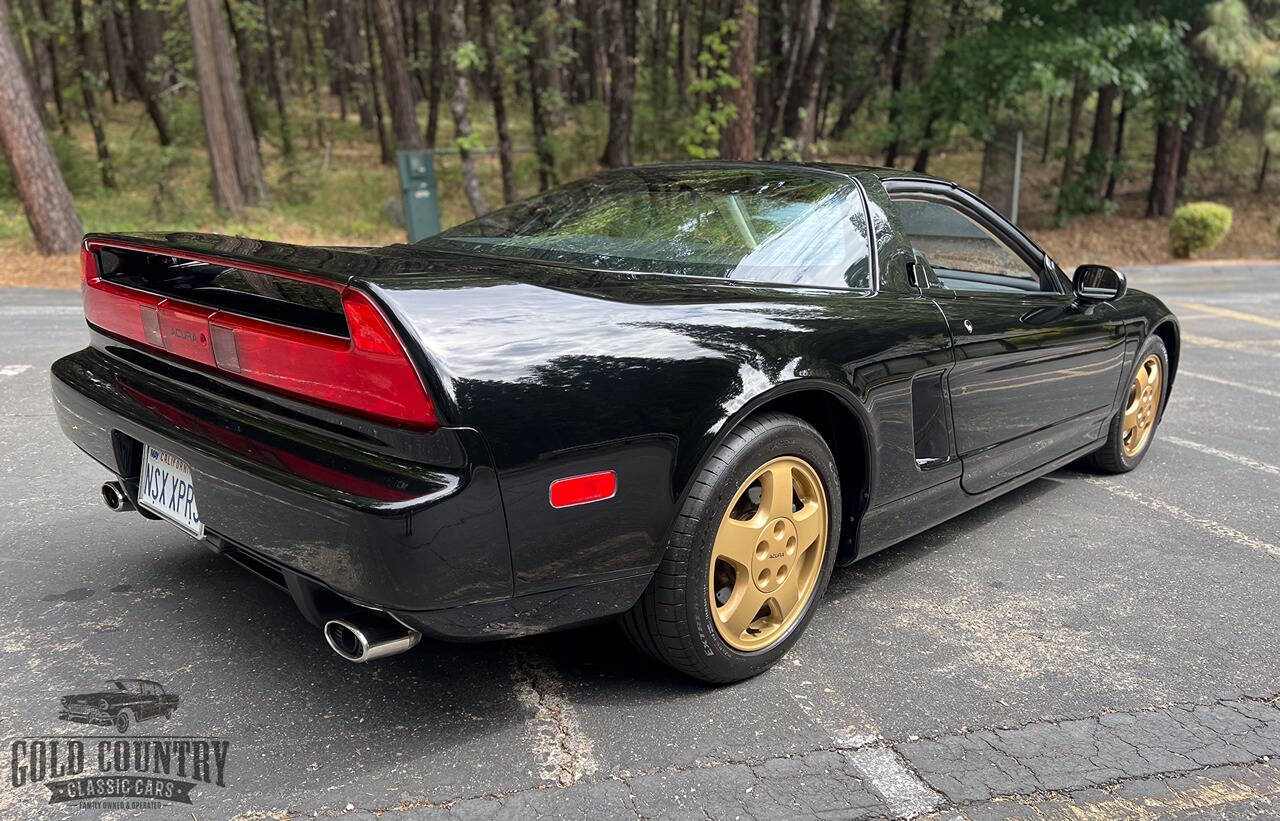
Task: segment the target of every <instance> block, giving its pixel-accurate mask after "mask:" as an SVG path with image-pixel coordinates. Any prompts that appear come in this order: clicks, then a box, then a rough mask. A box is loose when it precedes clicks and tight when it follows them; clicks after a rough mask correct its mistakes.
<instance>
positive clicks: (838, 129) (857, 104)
mask: <svg viewBox="0 0 1280 821" xmlns="http://www.w3.org/2000/svg"><path fill="white" fill-rule="evenodd" d="M871 88H872V83H871V82H868V81H866V80H858V81H855V82H850V83H849V84H848V85H847V86H845V87H844V89H842V90H841V95H840V111H839V113H837V114H836V121H835V123H834V124H833V125H832V126H831V133H830V134H829V135H828V136H829V137H831V139H833V140H838V139H840V138H841V137H843V136H844V134H845V132H846V131H848V130H849V126H850V125H852V124H853V118H854V117H855V116H856V115H857V113H858V111H859V110H860V109H861V108H862V104H863V103H865V102H866V101H867V96H868V95H869V94H870V93H871Z"/></svg>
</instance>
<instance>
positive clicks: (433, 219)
mask: <svg viewBox="0 0 1280 821" xmlns="http://www.w3.org/2000/svg"><path fill="white" fill-rule="evenodd" d="M396 165H397V166H398V167H399V169H400V191H401V193H402V194H404V224H405V228H406V229H408V232H409V242H417V241H418V240H420V239H426V238H427V237H432V236H435V235H436V234H438V233H440V200H439V198H438V196H437V192H436V158H435V154H434V152H431V151H398V152H396Z"/></svg>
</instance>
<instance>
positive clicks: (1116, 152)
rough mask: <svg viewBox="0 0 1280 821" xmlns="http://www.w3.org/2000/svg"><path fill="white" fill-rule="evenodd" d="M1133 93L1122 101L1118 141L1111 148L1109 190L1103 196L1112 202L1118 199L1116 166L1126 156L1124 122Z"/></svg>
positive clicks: (1127, 115)
mask: <svg viewBox="0 0 1280 821" xmlns="http://www.w3.org/2000/svg"><path fill="white" fill-rule="evenodd" d="M1130 99H1132V95H1129V94H1126V95H1125V96H1124V99H1123V100H1121V101H1120V116H1119V117H1117V118H1116V142H1115V146H1114V147H1113V148H1112V149H1111V163H1110V166H1111V167H1110V171H1109V172H1108V174H1107V190H1106V191H1105V192H1104V193H1103V195H1102V197H1103V199H1105V200H1108V201H1110V202H1115V199H1116V168H1117V167H1119V165H1120V162H1121V160H1122V159H1123V158H1124V124H1125V121H1126V120H1128V119H1129V101H1130Z"/></svg>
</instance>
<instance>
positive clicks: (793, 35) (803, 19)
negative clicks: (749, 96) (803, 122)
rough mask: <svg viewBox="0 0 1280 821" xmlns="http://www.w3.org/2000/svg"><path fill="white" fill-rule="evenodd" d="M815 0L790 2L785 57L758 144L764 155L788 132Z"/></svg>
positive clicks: (776, 78) (814, 9)
mask: <svg viewBox="0 0 1280 821" xmlns="http://www.w3.org/2000/svg"><path fill="white" fill-rule="evenodd" d="M817 2H818V0H795V2H794V3H793V4H792V15H791V26H790V29H789V30H790V40H789V41H788V42H787V52H786V54H787V58H786V59H785V60H783V61H782V63H781V65H782V69H781V73H780V74H778V75H777V76H775V78H774V79H775V80H776V89H777V98H776V99H775V100H774V101H773V107H772V108H771V109H770V111H769V117H768V120H767V121H766V122H767V123H768V125H767V126H766V128H765V132H764V146H763V147H762V148H761V153H762V154H764V156H766V157H768V156H770V155H771V154H772V153H773V149H774V146H775V145H777V143H778V140H779V139H780V138H781V137H782V136H783V135H785V134H786V132H787V124H788V112H789V111H791V110H792V109H793V107H794V103H793V99H794V97H795V96H796V85H797V78H798V77H799V74H800V66H801V65H803V63H804V61H805V58H806V56H807V55H806V54H805V51H804V48H805V32H806V31H807V30H808V19H809V17H810V16H812V15H811V14H810V12H813V14H816V13H817V11H816V8H817V6H816V4H817Z"/></svg>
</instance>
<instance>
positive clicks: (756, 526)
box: [707, 456, 827, 652]
mask: <svg viewBox="0 0 1280 821" xmlns="http://www.w3.org/2000/svg"><path fill="white" fill-rule="evenodd" d="M826 554H827V493H826V491H825V490H823V487H822V480H821V479H819V478H818V473H817V471H815V470H814V469H813V467H812V466H811V465H810V464H809V463H808V462H806V461H804V460H803V459H800V458H798V457H795V456H780V457H778V458H777V459H772V460H770V461H769V462H766V463H765V464H764V465H761V466H760V467H759V468H757V469H756V471H755V472H754V473H752V474H751V476H750V477H748V478H747V480H746V481H745V482H743V483H742V485H741V486H740V487H739V488H738V491H737V493H735V494H734V496H733V501H731V502H730V503H729V510H728V512H726V513H725V515H724V518H723V519H722V520H721V522H720V529H719V530H718V531H717V532H716V539H715V543H714V544H713V545H712V547H711V573H710V574H709V575H710V578H709V580H708V584H707V587H708V589H707V595H708V597H709V598H710V604H711V614H712V616H713V617H714V619H715V623H716V629H717V630H719V631H720V637H721V638H723V639H724V640H725V641H726V642H728V644H729V646H730V647H733V648H734V649H737V650H743V651H747V652H750V651H754V650H763V649H765V648H766V647H768V646H770V645H771V644H773V642H774V641H776V640H777V639H779V638H781V637H782V636H785V635H786V633H787V630H789V629H790V627H791V625H792V624H793V623H794V622H795V620H796V619H797V618H799V617H800V614H801V613H803V612H804V609H805V606H806V605H807V604H808V603H809V599H810V598H812V596H813V588H814V587H815V586H816V585H817V583H818V575H819V573H821V571H822V562H823V558H824V557H825V556H826Z"/></svg>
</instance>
